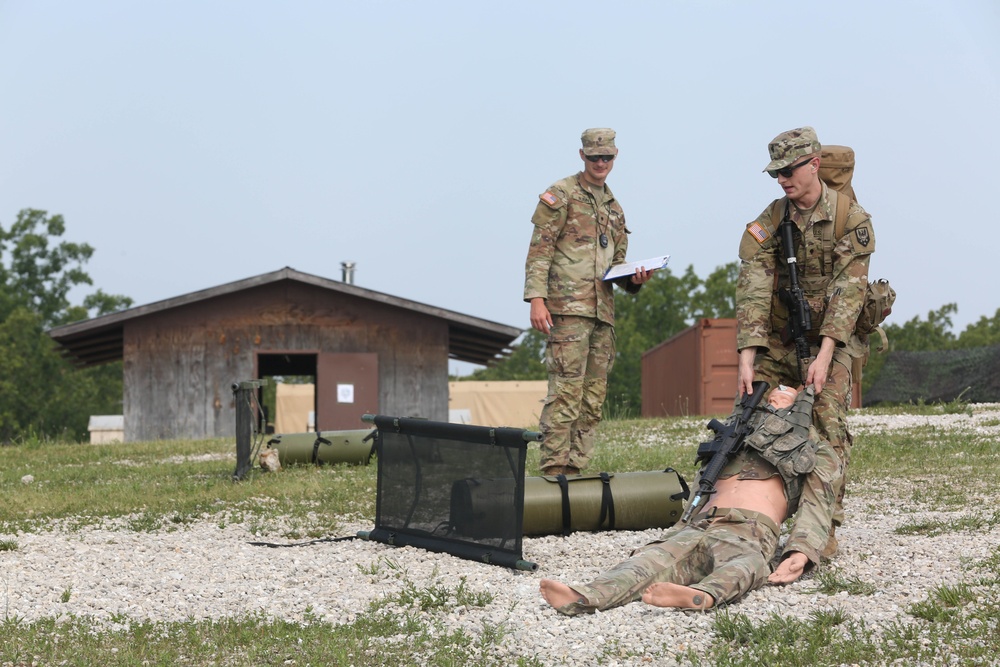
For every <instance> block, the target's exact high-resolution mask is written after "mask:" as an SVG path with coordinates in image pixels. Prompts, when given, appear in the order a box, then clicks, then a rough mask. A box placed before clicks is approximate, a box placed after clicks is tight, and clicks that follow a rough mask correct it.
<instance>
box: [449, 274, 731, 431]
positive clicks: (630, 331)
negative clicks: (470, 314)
mask: <svg viewBox="0 0 1000 667" xmlns="http://www.w3.org/2000/svg"><path fill="white" fill-rule="evenodd" d="M738 273H739V265H738V264H737V263H736V262H731V263H729V264H726V265H724V266H720V267H718V268H716V269H715V270H714V271H713V272H712V273H711V274H709V276H708V278H707V279H705V280H702V279H701V278H699V277H698V276H697V274H695V272H694V267H693V266H688V268H687V269H686V270H685V271H684V273H683V275H680V276H675V275H674V274H673V273H672V272H671V271H670V269H669V268H665V269H659V270H658V271H656V272H655V273H654V274H653V277H652V278H651V279H650V281H649V282H648V283H646V284H645V285H643V287H642V289H641V290H640V291H639V293H638V294H629V293H628V292H626V291H624V290H618V289H616V290H615V339H616V346H617V350H618V352H617V355H616V357H615V364H614V367H613V368H612V369H611V374H610V376H609V377H608V398H607V401H606V403H605V413H606V414H614V415H637V414H639V411H640V408H641V405H640V403H641V400H642V355H643V353H644V352H646V350H649V349H650V348H653V347H655V346H656V345H659V344H660V343H662V342H663V341H665V340H667V339H668V338H670V337H671V336H673V335H674V334H677V333H680V332H681V331H683V330H684V329H686V328H687V327H689V326H690V325H691V324H693V323H694V321H695V320H696V319H698V318H702V317H711V318H719V317H735V313H736V277H737V274H738ZM545 340H546V338H545V336H544V335H543V334H541V333H539V332H537V331H535V330H534V329H531V330H528V332H527V333H526V334H525V335H524V336H523V337H522V338H521V340H520V342H519V343H517V344H515V346H514V351H513V353H512V354H511V355H510V356H509V357H508V358H507V359H504V360H503V361H500V362H498V363H496V364H494V365H491V366H489V367H488V368H485V369H480V370H477V371H475V372H473V373H472V374H471V375H470V376H469V377H468V378H467V379H470V380H544V379H546V378H547V377H548V375H547V372H546V369H545V363H544V358H545Z"/></svg>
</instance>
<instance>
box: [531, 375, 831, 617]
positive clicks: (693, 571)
mask: <svg viewBox="0 0 1000 667" xmlns="http://www.w3.org/2000/svg"><path fill="white" fill-rule="evenodd" d="M814 398H815V393H814V390H813V387H811V386H810V387H807V388H806V389H804V390H801V391H796V390H795V389H791V388H789V387H784V386H779V387H777V388H775V389H774V390H772V391H771V394H770V396H769V398H768V406H767V407H761V408H758V410H757V411H756V412H755V413H754V414H753V416H752V417H751V420H750V425H751V429H752V430H751V432H750V434H749V435H747V436H746V438H745V440H744V444H743V446H742V448H740V449H739V450H738V452H737V454H736V455H735V456H734V457H732V458H731V459H730V460H729V463H728V464H727V465H726V466H725V467H724V468H723V470H722V473H721V474H720V476H719V480H718V481H717V482H716V484H715V489H716V492H715V493H714V494H712V496H711V498H710V501H709V502H708V504H707V505H706V507H705V510H704V511H703V512H702V513H700V514H698V515H696V516H695V517H693V518H692V519H691V521H690V522H689V523H687V524H684V525H677V526H674V527H673V528H671V529H670V530H669V531H667V533H665V534H664V537H663V539H662V540H659V541H656V542H652V543H650V544H648V545H646V546H644V547H641V548H639V549H637V550H636V551H634V552H633V554H632V557H631V558H629V559H628V560H626V561H624V562H622V563H619V564H618V565H616V566H614V567H613V568H611V569H610V570H608V571H607V572H605V573H603V574H601V575H600V576H598V577H597V579H595V580H594V581H592V582H590V583H589V584H586V585H573V586H569V585H567V584H564V583H562V582H559V581H554V580H552V579H543V580H542V581H541V583H540V585H539V589H540V591H541V594H542V597H543V598H545V601H546V602H548V603H549V604H550V605H552V606H553V607H555V608H556V610H557V611H559V612H560V613H562V614H566V615H569V616H574V615H577V614H581V613H591V612H594V611H598V610H601V611H603V610H606V609H610V608H612V607H617V606H621V605H623V604H627V603H629V602H633V601H637V600H640V599H641V600H642V601H643V602H645V603H646V604H650V605H654V606H657V607H676V608H682V609H708V608H709V607H713V606H715V605H717V604H720V603H723V602H733V601H735V600H737V599H739V598H740V597H742V596H743V595H745V594H746V593H748V592H749V591H752V590H754V589H756V588H759V587H760V586H763V585H764V584H765V583H767V582H770V583H772V584H785V583H789V582H792V581H795V580H796V579H798V578H799V577H800V576H801V575H802V574H803V573H804V572H805V571H806V570H807V569H808V568H810V567H812V566H813V565H815V564H817V563H819V561H820V552H821V551H822V549H823V547H824V546H825V545H826V541H827V535H828V532H829V529H830V525H831V521H832V517H833V508H834V502H835V498H836V496H835V493H834V482H835V480H836V479H837V478H838V477H839V476H840V475H841V474H842V472H843V467H842V464H841V462H840V459H839V458H838V457H837V454H836V452H835V451H834V450H833V448H832V447H831V446H830V445H829V444H828V443H827V442H825V441H821V440H818V439H817V437H818V436H817V433H816V431H815V429H814V428H813V427H812V426H811V420H812V407H813V400H814ZM778 440H781V442H782V444H781V446H780V447H775V446H774V445H775V442H777V441H778ZM793 515H794V522H793V524H792V527H791V531H790V533H789V536H788V540H787V542H786V544H785V547H784V551H783V555H782V560H781V562H780V564H779V565H778V567H777V568H776V569H775V570H774V572H771V568H770V561H771V559H772V557H773V556H774V554H775V552H776V550H777V543H778V534H779V526H780V525H781V523H782V522H783V521H784V520H785V519H786V518H789V517H790V516H793Z"/></svg>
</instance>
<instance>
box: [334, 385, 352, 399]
mask: <svg viewBox="0 0 1000 667" xmlns="http://www.w3.org/2000/svg"><path fill="white" fill-rule="evenodd" d="M337 402H338V403H353V402H354V385H353V384H338V385H337Z"/></svg>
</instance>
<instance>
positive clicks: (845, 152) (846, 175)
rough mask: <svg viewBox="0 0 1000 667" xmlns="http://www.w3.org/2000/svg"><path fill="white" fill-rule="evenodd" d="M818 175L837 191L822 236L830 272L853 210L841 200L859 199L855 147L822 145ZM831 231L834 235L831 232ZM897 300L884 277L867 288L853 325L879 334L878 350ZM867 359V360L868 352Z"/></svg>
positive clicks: (776, 216)
mask: <svg viewBox="0 0 1000 667" xmlns="http://www.w3.org/2000/svg"><path fill="white" fill-rule="evenodd" d="M819 158H820V160H819V177H820V179H822V180H823V182H824V183H826V184H827V186H828V187H829V188H831V189H833V190H836V191H837V195H838V196H837V211H836V213H835V214H834V221H833V228H832V230H831V229H830V228H827V229H828V231H827V233H826V234H825V235H824V236H823V268H824V270H825V271H826V272H827V273H828V274H829V273H831V272H832V271H833V246H834V245H835V244H836V242H837V241H838V240H840V238H841V237H843V236H844V234H845V232H846V231H847V216H848V214H849V213H850V209H851V206H850V202H848V201H842V199H843V198H844V197H846V198H848V199H851V200H853V201H855V202H856V201H858V198H857V197H856V196H855V194H854V186H852V185H851V179H852V178H853V177H854V150H853V149H851V148H849V147H848V146H835V145H834V146H823V150H822V151H821V152H820V154H819ZM780 209H781V207H779V206H775V207H774V211H773V212H772V214H771V216H772V217H771V225H772V228H773V229H777V228H778V225H779V224H780V223H781V219H780V213H781V211H780ZM831 231H832V234H831V233H830V232H831ZM895 302H896V290H894V289H893V288H892V287H891V286H890V285H889V281H888V280H885V279H880V280H876V281H874V282H869V283H868V289H866V290H865V303H864V305H863V306H862V307H861V314H860V315H859V316H858V322H857V324H856V325H855V327H854V331H855V333H857V334H858V335H859V336H860V337H861V338H862V340H867V339H868V337H869V336H871V335H872V334H878V337H879V339H880V342H881V344H880V345H878V346H877V347H875V350H876V351H877V352H884V351H885V350H886V349H887V347H888V345H889V339H888V338H887V337H886V335H885V330H884V329H882V327H881V326H880V325H881V324H882V322H884V321H885V318H887V317H888V316H889V314H890V313H891V312H892V304H893V303H895ZM865 356H866V361H867V355H865Z"/></svg>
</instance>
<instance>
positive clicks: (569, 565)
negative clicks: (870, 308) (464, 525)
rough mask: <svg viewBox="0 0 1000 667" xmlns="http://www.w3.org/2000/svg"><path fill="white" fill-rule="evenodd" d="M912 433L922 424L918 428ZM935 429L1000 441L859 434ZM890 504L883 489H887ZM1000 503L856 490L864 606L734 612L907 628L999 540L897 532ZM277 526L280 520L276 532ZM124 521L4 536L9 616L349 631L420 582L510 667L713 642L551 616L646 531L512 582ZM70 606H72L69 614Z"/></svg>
mask: <svg viewBox="0 0 1000 667" xmlns="http://www.w3.org/2000/svg"><path fill="white" fill-rule="evenodd" d="M914 420H916V421H914ZM914 424H916V425H927V426H928V427H936V428H955V427H956V424H957V425H958V426H957V427H959V428H968V429H969V430H970V433H979V434H982V435H984V436H986V437H992V438H994V439H997V438H998V428H1000V426H998V424H1000V405H990V406H976V414H975V416H974V417H972V418H970V417H968V416H964V415H958V416H955V415H945V416H942V417H924V416H920V417H914V416H900V417H896V416H893V417H884V416H872V415H862V416H858V417H852V430H854V431H855V432H856V433H857V434H858V435H863V433H864V432H865V431H869V430H874V429H880V428H904V427H908V426H913V425H914ZM887 491H888V492H887ZM998 496H1000V493H997V494H995V495H993V496H988V497H983V498H979V499H976V500H978V501H979V502H970V503H969V504H968V505H966V507H965V508H963V509H961V510H958V511H954V512H937V511H932V510H929V509H928V508H926V507H915V506H912V505H907V503H910V500H909V499H910V497H911V495H910V494H909V493H908V490H907V488H906V485H905V484H900V485H899V488H898V489H892V488H890V489H886V487H885V486H883V487H882V488H881V489H879V491H878V493H866V492H865V490H864V489H863V488H860V487H859V486H857V485H855V486H854V487H852V489H851V495H850V496H849V498H848V501H849V502H848V505H847V512H848V517H847V521H846V522H845V525H844V527H843V528H842V529H841V530H840V531H838V536H839V538H840V545H841V552H840V554H839V555H838V556H837V557H836V559H835V560H834V561H833V563H832V565H831V566H832V567H835V568H837V569H838V570H840V572H841V574H842V576H844V577H846V578H853V577H857V578H858V579H859V580H861V581H862V582H870V583H871V584H874V586H875V587H876V588H877V592H876V593H875V594H874V595H870V596H865V595H861V596H851V595H848V594H846V593H840V594H838V595H835V596H832V597H831V596H827V595H824V594H821V593H818V592H816V590H815V588H816V583H815V581H812V580H811V579H810V578H806V579H804V580H801V581H799V582H796V583H795V584H792V585H790V586H786V587H771V586H768V587H765V588H763V589H761V590H758V591H755V592H753V593H751V594H750V595H748V596H747V597H746V598H744V600H742V601H741V602H739V603H738V604H737V605H735V606H734V607H731V610H732V611H734V612H738V613H741V614H746V615H748V616H750V617H751V618H754V619H761V620H763V619H766V618H767V617H769V616H770V615H771V614H780V615H782V616H785V617H795V618H801V619H807V618H808V617H809V615H810V613H811V612H813V611H815V610H824V609H834V608H836V609H842V610H843V611H845V612H846V613H847V614H848V616H849V617H851V618H855V619H863V620H864V621H866V622H867V623H868V625H869V627H879V626H884V625H885V624H887V623H889V622H892V621H902V622H910V621H911V620H912V619H911V617H910V616H909V615H907V614H906V609H907V607H908V606H909V605H911V604H912V603H914V602H917V601H920V600H923V599H925V598H926V597H927V596H928V593H929V592H931V591H932V590H933V589H934V588H936V587H938V586H940V585H942V584H955V583H958V582H960V581H963V580H965V579H967V578H970V575H969V574H968V572H967V570H966V569H965V568H967V567H968V564H969V563H971V562H975V561H977V560H981V559H983V558H986V557H988V556H990V555H992V554H993V553H994V552H995V550H996V549H997V548H998V544H1000V527H998V526H993V527H992V529H990V530H988V531H987V530H983V531H981V532H971V531H963V532H948V533H945V534H943V535H940V536H923V535H915V536H910V535H895V534H893V530H894V529H895V528H896V527H897V526H900V525H902V524H907V523H914V522H916V521H920V520H942V521H951V520H955V519H958V518H960V517H962V516H973V515H977V514H978V515H983V514H984V513H987V514H990V513H992V511H993V510H995V509H996V507H998V504H997V500H998ZM278 523H279V524H280V522H278ZM124 524H125V521H119V522H107V523H106V524H105V525H104V526H102V527H85V528H67V527H63V526H56V527H54V528H53V529H52V530H47V531H43V532H32V533H21V534H17V535H2V534H0V540H13V541H16V543H17V549H14V550H11V551H0V613H2V614H3V617H4V618H12V617H14V618H21V619H24V620H25V621H33V620H36V619H39V618H43V617H54V616H60V615H69V614H73V615H78V616H85V617H92V618H94V619H96V620H98V621H100V622H103V623H107V624H108V625H109V626H110V627H117V626H121V625H122V624H124V623H127V621H128V620H129V619H151V620H157V621H184V620H187V619H192V618H193V619H216V618H222V617H231V616H239V615H244V614H248V613H263V614H265V615H268V616H273V617H278V618H283V619H289V620H293V621H305V620H306V619H307V616H309V615H312V616H314V617H318V618H319V619H322V620H325V621H329V622H331V623H337V624H340V623H349V622H351V621H352V620H354V619H355V618H356V616H357V615H358V614H361V613H364V612H365V611H366V610H367V608H368V604H369V602H370V601H371V600H375V599H380V598H384V597H386V596H389V597H394V596H396V595H398V594H399V592H400V591H401V590H402V589H403V588H404V587H405V586H406V585H407V584H408V583H411V584H412V585H413V586H415V587H416V588H417V589H418V590H420V589H423V588H427V587H428V586H444V587H447V588H448V589H450V590H454V589H455V588H456V587H457V586H458V585H459V583H460V581H461V579H462V578H463V577H465V578H466V589H467V590H468V591H470V592H472V593H480V592H488V593H490V594H492V596H493V601H492V602H491V603H490V604H489V605H487V606H486V607H476V606H469V607H455V606H449V607H448V608H447V610H446V611H444V612H437V613H436V616H435V617H436V618H437V619H438V620H440V621H441V622H442V623H443V624H444V628H445V629H446V630H447V631H452V630H455V629H459V628H461V629H463V630H464V631H466V632H467V633H470V634H473V635H477V634H479V633H481V632H482V631H483V628H484V627H487V628H488V627H492V626H503V627H504V628H505V629H506V630H507V631H508V633H509V634H508V635H507V636H506V638H505V639H504V640H503V648H502V650H503V651H506V652H507V654H506V655H500V656H497V660H498V661H499V662H501V663H504V662H508V660H507V658H509V662H516V659H517V657H518V656H533V657H536V658H538V659H539V660H540V661H541V662H543V663H544V664H567V665H583V664H588V665H589V664H594V663H595V654H600V655H601V656H602V658H603V659H604V663H603V664H606V665H616V664H617V665H640V664H651V662H652V663H653V664H672V657H673V656H676V655H679V654H682V653H683V652H685V651H687V650H688V649H689V648H694V649H699V648H704V647H706V646H707V645H708V643H709V642H710V640H711V638H710V632H709V631H710V628H711V625H712V620H713V615H712V614H711V613H709V614H702V613H695V612H678V611H668V610H662V609H656V608H652V607H648V606H646V605H643V604H641V603H636V604H630V605H627V606H625V607H622V608H619V609H615V610H611V611H609V612H606V613H601V614H596V615H594V616H584V617H576V618H567V617H563V616H560V615H558V614H556V613H555V611H554V610H552V609H551V608H549V607H548V606H547V605H545V604H544V602H543V600H542V599H541V597H540V596H539V594H538V582H539V580H540V579H542V578H555V579H560V580H563V581H567V582H574V581H576V582H583V581H587V580H588V579H589V578H590V577H591V576H593V575H595V574H596V573H598V572H600V571H601V570H603V569H605V568H607V567H609V566H611V565H613V564H614V563H616V562H618V561H619V560H621V559H622V558H624V557H626V556H627V555H628V553H629V551H630V550H631V549H632V548H634V547H636V546H638V545H641V544H644V543H645V542H648V541H649V540H651V539H654V538H655V537H656V536H658V535H659V534H660V532H661V531H659V530H648V531H643V532H604V533H576V534H573V535H570V536H569V537H566V538H563V537H556V536H549V537H541V538H526V539H525V540H524V545H523V553H524V558H525V559H527V560H530V561H534V562H536V563H538V564H539V566H540V567H539V569H538V571H537V572H533V573H530V572H516V571H512V570H508V569H506V568H502V567H497V566H489V565H482V564H478V563H474V562H471V561H466V560H462V559H459V558H455V557H452V556H449V555H444V554H434V553H430V552H426V551H423V550H420V549H415V548H410V547H406V548H393V547H389V546H385V545H382V544H379V543H374V542H367V541H364V540H349V541H341V542H318V543H315V544H310V545H308V546H299V547H289V548H280V549H269V548H266V547H260V546H253V545H251V544H250V543H251V542H255V541H269V542H280V543H285V542H287V540H284V539H282V538H280V537H278V535H280V533H281V528H280V525H279V527H278V528H276V529H275V534H274V535H272V536H260V535H252V534H251V533H250V532H249V531H248V528H247V527H246V526H244V525H240V524H235V525H234V524H229V525H223V526H220V521H219V519H218V518H206V519H204V520H202V521H199V522H195V523H192V524H187V525H183V526H176V527H174V528H173V530H171V531H168V530H166V529H163V530H160V531H158V532H153V533H148V532H142V533H137V532H131V531H129V530H127V529H126V528H124V527H122V526H123V525H124ZM342 525H343V533H342V534H343V535H354V534H355V533H356V532H357V531H359V530H370V529H371V528H372V527H373V526H372V524H371V523H370V522H361V521H357V520H355V521H350V520H346V519H345V521H344V522H343V524H342ZM66 597H68V598H69V599H68V600H67V601H63V600H64V599H65V598H66Z"/></svg>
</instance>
